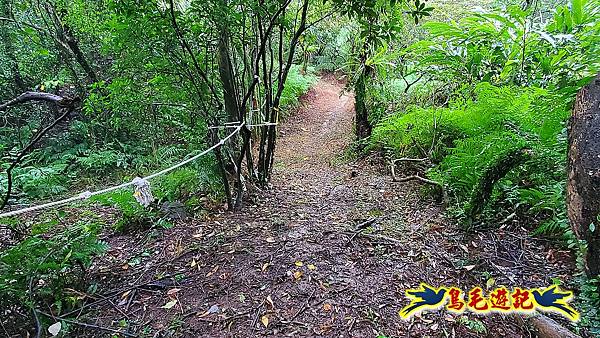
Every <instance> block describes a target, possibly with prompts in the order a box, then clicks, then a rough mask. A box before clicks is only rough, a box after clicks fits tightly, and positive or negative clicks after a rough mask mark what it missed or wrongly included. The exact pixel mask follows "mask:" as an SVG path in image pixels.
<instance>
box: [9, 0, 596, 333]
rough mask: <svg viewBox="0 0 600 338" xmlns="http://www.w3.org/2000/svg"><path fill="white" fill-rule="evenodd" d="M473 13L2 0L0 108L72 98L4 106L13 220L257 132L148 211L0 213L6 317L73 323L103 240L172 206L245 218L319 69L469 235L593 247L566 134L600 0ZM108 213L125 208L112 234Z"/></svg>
mask: <svg viewBox="0 0 600 338" xmlns="http://www.w3.org/2000/svg"><path fill="white" fill-rule="evenodd" d="M478 5H480V6H474V4H473V3H472V2H470V1H425V0H410V1H408V0H407V1H396V0H368V1H359V0H330V1H308V0H284V1H280V0H259V1H241V0H231V1H223V0H208V1H204V0H159V1H157V0H138V1H134V2H127V1H118V0H69V1H67V0H35V1H34V0H24V1H14V0H4V1H2V2H0V39H1V40H2V45H1V46H0V104H3V103H5V102H11V101H10V100H11V99H13V98H18V97H19V95H20V94H21V93H24V92H35V93H41V94H51V95H54V97H60V98H64V101H66V102H67V103H63V101H60V102H58V103H56V102H54V103H45V102H17V103H11V104H5V105H2V106H0V112H2V114H3V115H2V120H1V122H0V153H1V154H2V155H1V156H2V161H1V162H0V169H1V170H2V173H1V174H0V198H1V200H0V202H2V208H4V209H3V211H7V210H9V209H13V208H20V207H23V206H27V205H32V204H39V203H41V202H42V201H44V200H56V199H59V198H61V197H65V196H71V195H73V194H78V193H80V192H81V191H86V190H95V189H96V188H102V187H105V186H107V185H112V184H119V183H121V182H123V181H131V180H133V179H134V178H135V177H138V176H139V177H143V176H145V175H147V174H149V173H152V172H155V171H158V170H160V169H163V168H166V167H169V166H171V165H174V164H176V163H178V162H180V161H181V160H182V159H185V158H187V157H190V156H193V155H195V154H198V153H199V152H200V151H202V150H204V149H207V148H208V147H210V146H212V145H216V144H218V142H219V140H220V139H222V138H223V137H225V136H226V135H228V134H229V133H230V132H231V131H232V130H233V129H232V128H231V126H236V125H238V124H240V123H243V124H244V126H242V127H241V129H240V133H239V134H237V135H236V136H235V137H233V138H231V139H230V141H228V142H227V143H225V144H223V145H221V146H218V147H216V148H215V149H214V151H212V152H210V153H209V154H208V155H207V156H205V157H202V158H200V159H199V160H198V161H195V162H194V163H190V164H188V165H187V166H185V167H183V168H179V169H178V170H175V171H173V172H170V173H168V174H166V175H164V176H161V177H159V178H157V179H156V180H154V181H152V182H151V183H152V192H153V194H154V197H156V201H155V202H154V203H153V204H151V205H150V207H148V208H145V207H142V206H141V205H140V204H139V203H138V202H137V201H136V199H135V197H134V196H132V194H131V192H130V191H124V190H122V191H115V192H110V193H107V194H102V195H99V196H94V197H93V198H92V199H90V200H88V201H86V202H84V203H80V204H78V205H77V206H78V207H79V211H80V212H79V214H78V215H76V216H75V217H67V214H66V213H64V212H61V211H57V212H55V211H49V212H46V213H42V214H41V215H39V216H38V217H37V218H36V219H35V221H31V220H27V221H24V220H23V219H21V218H7V219H3V220H1V222H2V223H3V224H2V226H3V227H5V228H6V229H7V232H8V235H4V233H3V232H2V233H0V235H2V236H3V237H1V238H0V240H1V243H0V249H2V252H0V298H1V301H0V305H1V306H2V308H3V309H4V308H6V309H9V310H10V311H13V312H12V313H13V317H11V318H12V320H13V321H15V322H23V321H29V323H28V324H31V323H35V324H36V325H35V326H36V327H37V328H39V327H41V326H40V325H42V324H43V325H46V324H48V323H46V322H45V321H46V320H47V319H48V318H47V317H48V316H44V315H43V313H38V312H36V309H38V308H39V306H40V304H43V305H44V308H45V309H50V310H51V311H50V312H52V313H53V315H56V316H61V315H65V316H68V315H70V314H71V313H70V311H72V309H73V308H76V307H77V305H78V304H79V302H80V301H81V299H80V298H79V297H78V295H77V294H78V292H87V294H89V295H91V296H94V294H95V292H96V290H95V289H94V286H93V283H89V281H88V280H87V279H86V271H87V269H88V268H89V266H90V264H91V263H92V261H93V258H94V257H95V256H97V255H99V254H102V253H103V252H105V251H106V249H107V248H106V245H105V244H104V243H103V242H102V241H101V240H99V238H100V234H101V233H102V232H103V231H111V232H113V231H116V232H127V233H129V232H135V231H138V230H141V229H146V230H148V229H150V230H152V231H154V230H156V229H163V228H169V227H171V226H173V222H174V219H176V218H177V217H173V212H172V210H175V212H174V213H175V214H176V215H175V216H180V215H179V214H181V213H196V214H200V213H202V212H204V211H205V210H206V209H208V208H209V207H210V206H213V207H214V206H215V205H216V206H218V207H219V208H220V207H221V206H223V205H226V206H227V207H228V208H229V209H239V208H241V206H242V204H243V202H244V199H245V198H247V197H248V193H247V192H248V191H249V190H251V188H253V187H256V186H259V187H267V186H268V182H269V179H270V176H271V171H272V168H273V161H274V156H275V155H274V154H275V151H276V141H277V139H276V136H277V128H276V126H275V125H276V124H277V123H279V122H280V121H281V120H282V119H284V118H285V117H286V116H287V115H288V114H289V113H290V111H291V110H292V109H293V108H294V107H296V106H297V105H298V103H299V98H300V97H301V96H302V95H303V94H305V93H306V92H307V91H308V90H309V88H310V86H311V85H312V84H313V83H314V82H315V81H316V78H317V77H316V75H315V74H316V72H320V71H326V72H336V73H337V74H339V75H340V76H341V77H342V78H344V79H345V80H346V83H347V88H348V90H351V91H353V92H354V94H355V103H356V107H355V109H356V136H357V138H358V142H357V144H358V145H359V148H362V149H365V148H366V149H367V150H369V151H371V150H379V151H382V152H383V153H384V154H385V156H386V157H387V158H388V159H389V160H391V162H392V166H395V165H396V164H401V165H402V166H403V167H404V169H406V170H405V172H406V173H409V174H414V175H417V176H418V177H421V178H423V179H426V180H427V181H428V182H430V183H431V182H433V183H434V184H433V186H434V187H433V188H432V189H430V190H431V191H432V192H433V193H434V194H436V195H439V196H440V197H441V198H442V199H444V200H445V202H446V203H447V204H448V206H449V208H448V211H449V213H450V214H451V216H453V217H455V218H456V219H458V220H459V221H460V222H462V224H464V228H465V230H467V231H474V230H480V229H483V228H490V227H494V226H495V225H497V224H503V223H505V222H506V220H512V219H517V220H520V221H522V224H525V225H526V226H528V230H530V231H531V233H532V234H533V235H543V236H548V237H552V239H554V240H556V242H557V243H559V244H560V245H565V246H569V247H570V248H571V249H576V250H578V251H579V252H583V251H584V250H585V243H581V242H579V241H577V240H576V239H575V238H574V235H573V233H572V231H571V230H570V227H569V224H568V221H567V216H566V208H565V202H564V201H565V187H564V182H565V178H566V174H565V165H566V150H567V130H566V127H567V120H568V117H569V114H570V112H571V110H572V104H573V100H574V97H575V93H576V92H577V91H578V90H579V89H580V88H581V87H582V86H583V85H585V84H586V83H587V82H589V80H590V78H591V77H592V76H594V75H595V74H596V73H597V72H598V71H599V70H600V3H598V1H597V0H588V1H585V0H570V1H560V0H556V1H546V2H542V1H511V0H506V1H504V0H503V1H492V0H489V1H482V2H481V3H480V4H478ZM253 125H258V126H253ZM397 160H398V161H397ZM419 175H420V176H419ZM92 206H93V207H92ZM95 208H100V209H101V210H106V209H110V210H111V211H113V213H112V214H111V215H110V216H111V217H110V222H108V221H107V220H106V219H104V218H106V217H103V216H104V215H102V216H101V215H99V214H98V212H97V209H95ZM102 208H105V209H102ZM0 229H3V228H0ZM5 237H6V238H5ZM597 283H598V281H597V279H594V278H588V279H582V286H581V297H580V299H581V306H582V307H583V308H584V309H585V311H586V315H585V316H584V319H583V321H582V322H581V324H580V325H581V326H587V327H590V328H591V330H592V332H594V333H598V332H600V331H599V330H600V320H599V319H598V313H597V311H598V308H599V305H600V297H599V296H598V292H597V287H596V285H597ZM15 313H16V314H17V315H15ZM23 313H27V315H23ZM39 317H41V320H42V322H43V323H42V324H39V320H40V318H39ZM24 318H25V319H24ZM28 324H26V325H28ZM14 325H15V326H16V325H17V324H14ZM43 325H42V326H43ZM30 326H32V327H33V325H30Z"/></svg>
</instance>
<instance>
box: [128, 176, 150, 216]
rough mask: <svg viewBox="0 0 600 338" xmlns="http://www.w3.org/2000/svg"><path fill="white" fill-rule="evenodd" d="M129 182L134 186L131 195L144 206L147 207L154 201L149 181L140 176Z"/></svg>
mask: <svg viewBox="0 0 600 338" xmlns="http://www.w3.org/2000/svg"><path fill="white" fill-rule="evenodd" d="M131 183H132V184H133V186H134V192H133V197H135V200H136V201H137V202H138V203H139V204H141V205H142V206H143V207H144V208H147V207H148V206H149V205H150V203H152V202H153V201H154V196H152V191H151V190H150V182H148V180H145V179H143V178H141V177H136V178H134V179H133V181H132V182H131Z"/></svg>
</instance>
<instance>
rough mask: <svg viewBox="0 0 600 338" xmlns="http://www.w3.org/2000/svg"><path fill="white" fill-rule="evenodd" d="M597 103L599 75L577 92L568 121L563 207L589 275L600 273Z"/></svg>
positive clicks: (599, 116) (599, 112)
mask: <svg viewBox="0 0 600 338" xmlns="http://www.w3.org/2000/svg"><path fill="white" fill-rule="evenodd" d="M599 105H600V75H599V76H598V77H596V79H595V80H594V81H592V83H590V84H589V85H587V86H586V87H584V88H583V89H582V90H581V91H580V92H579V93H578V94H577V98H576V100H575V107H574V109H573V115H572V116H571V120H570V122H569V163H568V182H567V209H568V215H569V220H570V222H571V227H572V228H573V232H574V233H575V235H576V236H577V238H579V239H582V240H585V241H586V242H587V245H588V248H587V252H586V254H585V258H584V262H585V270H586V273H587V274H588V275H589V276H597V275H598V274H600V224H598V223H599V222H598V214H599V213H600V106H599ZM592 223H593V224H594V226H591V224H592ZM592 230H593V231H592Z"/></svg>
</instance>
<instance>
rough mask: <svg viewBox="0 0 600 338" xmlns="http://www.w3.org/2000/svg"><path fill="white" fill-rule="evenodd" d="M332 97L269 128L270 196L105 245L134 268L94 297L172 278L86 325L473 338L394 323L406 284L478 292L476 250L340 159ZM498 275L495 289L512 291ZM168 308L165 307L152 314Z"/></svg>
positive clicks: (336, 88) (344, 118)
mask: <svg viewBox="0 0 600 338" xmlns="http://www.w3.org/2000/svg"><path fill="white" fill-rule="evenodd" d="M341 90H342V85H340V84H339V83H337V82H336V81H335V80H332V79H321V80H320V81H319V82H318V83H317V84H316V86H315V87H314V89H313V90H311V92H310V93H309V94H307V96H306V97H305V98H304V100H303V101H304V102H305V107H304V108H303V109H300V111H299V112H298V113H297V114H295V115H294V116H292V117H291V118H289V119H288V121H287V122H286V123H285V124H284V125H283V126H282V128H281V137H280V138H279V141H278V149H277V153H276V159H275V170H274V173H273V181H272V185H273V186H272V189H269V190H268V191H264V192H261V193H259V194H258V197H257V198H256V199H255V203H253V204H248V205H247V206H246V207H245V209H244V210H243V211H242V212H239V213H235V214H232V213H222V214H220V215H216V216H207V217H206V218H205V219H203V220H195V221H193V222H192V224H189V223H190V222H186V223H187V224H186V225H179V226H177V227H175V228H174V229H171V230H168V231H165V232H164V233H161V234H158V235H156V234H154V236H155V237H153V238H150V239H149V236H148V234H146V235H145V236H142V235H138V236H137V237H135V236H132V237H134V238H132V237H121V238H115V239H112V243H111V244H112V245H113V247H114V246H116V247H117V248H116V249H115V250H114V251H113V252H112V253H109V255H108V258H107V261H113V262H119V261H121V262H122V261H123V260H126V259H131V257H142V258H141V263H140V264H139V265H138V268H135V267H133V268H131V269H129V270H128V271H127V273H125V275H123V273H124V272H123V271H117V272H114V273H111V272H108V273H106V274H105V275H104V276H103V278H104V282H103V284H104V285H106V287H108V285H111V286H112V288H113V289H114V288H115V285H122V286H123V287H131V286H136V285H140V284H143V283H144V282H147V281H151V280H153V279H154V278H156V276H160V275H161V274H162V275H176V274H179V278H176V279H163V280H161V281H160V282H158V283H153V284H150V285H144V286H141V287H136V288H135V292H134V293H133V295H130V294H128V295H126V296H124V297H123V299H124V301H123V303H124V304H126V306H127V307H126V309H125V308H124V306H123V305H118V306H108V307H105V308H104V309H103V310H102V314H103V315H104V316H103V318H106V319H104V320H102V319H99V320H98V321H97V323H98V322H99V323H101V324H103V325H111V323H112V324H113V325H114V323H115V319H116V318H122V317H123V314H124V312H126V313H125V314H127V318H126V319H127V320H128V322H127V323H128V325H129V327H130V330H131V331H132V332H136V333H140V332H143V331H144V330H146V332H151V334H150V335H149V336H154V337H169V336H182V337H254V336H286V335H289V336H320V335H324V336H331V337H377V336H378V335H385V336H388V337H406V336H414V337H421V336H424V335H429V336H433V337H438V336H439V337H446V336H455V337H469V336H473V337H475V336H482V335H483V336H485V335H486V334H484V333H483V331H481V332H480V333H477V332H475V331H476V330H475V331H474V330H470V329H468V328H467V326H468V325H465V324H464V323H462V324H461V323H460V320H459V318H458V317H459V316H456V315H450V314H448V313H447V312H445V311H437V312H428V313H426V314H424V315H423V316H422V317H417V318H414V319H413V320H411V321H408V322H407V321H404V320H402V319H401V318H400V316H399V315H398V311H399V310H400V309H401V308H402V307H403V306H404V305H406V304H407V300H406V298H405V296H404V291H405V290H406V289H407V288H413V287H417V286H418V284H419V282H427V283H429V284H433V285H459V286H462V287H464V288H470V287H471V286H473V285H474V284H475V283H479V284H481V282H483V284H484V285H485V280H486V279H485V278H484V277H482V279H481V280H474V279H473V277H472V276H471V275H470V274H471V273H469V272H468V271H467V269H464V268H461V266H464V265H467V264H470V262H471V261H472V260H473V259H475V258H474V257H472V253H471V252H470V251H471V250H473V251H481V252H485V251H486V250H484V249H483V248H479V249H477V243H480V242H479V240H478V238H472V239H467V240H465V239H464V238H460V237H461V235H459V232H458V231H456V230H455V229H453V227H452V226H450V225H448V222H447V221H446V220H445V219H444V218H443V217H442V216H441V214H440V212H441V211H440V207H439V205H438V204H437V203H435V202H434V201H429V200H427V199H426V198H424V197H423V196H422V195H423V194H421V193H420V186H419V185H418V184H416V183H403V184H400V183H393V182H392V181H391V179H390V178H389V176H387V175H386V174H385V173H382V172H380V171H379V169H378V168H379V166H378V165H377V163H370V161H369V160H368V159H367V160H364V159H363V160H360V161H353V162H349V161H348V160H344V158H343V155H344V154H345V152H346V149H347V148H348V146H349V145H350V143H351V140H352V134H353V133H352V119H353V101H354V100H353V97H352V96H351V95H348V94H344V95H341ZM375 162H376V161H375ZM369 218H375V219H376V221H375V222H374V224H373V225H372V227H371V228H369V229H366V230H365V231H364V232H361V233H359V234H357V233H356V231H355V228H356V225H357V224H359V223H361V222H362V221H364V220H366V219H369ZM480 239H481V238H480ZM135 240H138V241H145V242H144V244H142V245H141V248H140V249H139V250H137V251H136V252H131V251H129V252H126V253H123V250H121V251H119V249H118V247H119V246H121V247H128V243H131V241H135ZM469 242H472V245H471V244H470V243H469ZM516 242H518V243H521V244H520V245H521V246H523V242H522V241H520V242H519V240H515V243H516ZM459 243H465V244H466V245H463V246H464V248H467V247H468V248H467V252H465V251H464V249H461V248H460V247H459V245H458V244H459ZM507 243H508V244H507V245H510V243H512V242H511V241H510V240H507ZM525 245H527V243H526V244H525ZM502 249H503V248H500V249H498V248H496V251H495V252H499V251H502ZM507 249H508V250H513V249H511V248H507ZM513 251H514V250H513ZM143 252H150V253H152V254H151V255H149V256H150V257H148V255H143ZM111 255H112V256H111ZM496 255H498V254H497V253H496ZM500 255H501V254H500ZM461 262H462V264H461ZM475 264H479V265H478V267H483V268H485V265H486V264H485V262H482V261H480V260H476V261H475ZM488 268H489V269H488V270H489V271H493V268H491V267H488ZM550 269H551V268H550ZM99 270H101V269H99ZM498 271H501V272H502V274H501V273H499V272H498ZM498 271H495V272H494V273H492V274H493V275H497V276H496V277H497V279H498V282H500V281H506V282H507V283H508V279H506V278H505V277H507V276H508V277H509V278H512V276H510V274H507V273H506V272H505V271H504V270H498ZM544 277H545V276H543V277H542V278H544ZM155 284H156V285H155ZM173 289H175V291H173ZM169 290H171V291H170V292H169ZM169 293H170V295H169ZM171 299H176V300H177V301H178V302H177V304H176V305H175V306H174V307H172V308H171V309H165V308H161V307H162V306H163V305H165V304H166V303H167V302H169V300H171ZM116 308H119V310H116ZM471 317H473V316H471ZM479 319H480V320H481V321H482V322H483V323H484V324H485V325H486V326H487V329H486V330H487V331H486V332H487V335H488V336H491V337H496V336H507V337H518V336H521V334H522V333H521V331H520V330H521V329H520V328H518V327H516V326H515V324H514V321H513V320H512V319H510V318H509V317H506V318H503V317H502V316H500V315H497V316H491V317H490V316H488V317H479Z"/></svg>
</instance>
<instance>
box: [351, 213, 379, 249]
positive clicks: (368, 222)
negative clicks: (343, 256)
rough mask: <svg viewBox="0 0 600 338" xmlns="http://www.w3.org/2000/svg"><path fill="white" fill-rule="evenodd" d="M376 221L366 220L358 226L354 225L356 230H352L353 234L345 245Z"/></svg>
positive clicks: (374, 219)
mask: <svg viewBox="0 0 600 338" xmlns="http://www.w3.org/2000/svg"><path fill="white" fill-rule="evenodd" d="M376 220H377V218H369V219H368V220H366V221H364V222H361V223H359V224H358V225H356V230H354V234H353V235H352V237H350V239H349V240H348V242H346V245H348V244H350V242H352V240H354V237H356V236H357V235H358V234H359V233H361V232H362V231H363V230H364V229H366V228H367V227H369V226H371V225H372V224H373V223H375V221H376Z"/></svg>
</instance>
